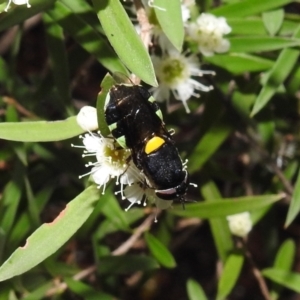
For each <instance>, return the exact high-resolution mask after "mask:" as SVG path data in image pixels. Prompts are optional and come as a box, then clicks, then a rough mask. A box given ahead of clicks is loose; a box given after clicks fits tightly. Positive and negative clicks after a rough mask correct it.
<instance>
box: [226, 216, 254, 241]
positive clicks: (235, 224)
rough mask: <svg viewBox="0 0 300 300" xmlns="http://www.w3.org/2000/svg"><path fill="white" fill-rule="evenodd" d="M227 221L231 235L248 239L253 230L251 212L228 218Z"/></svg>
mask: <svg viewBox="0 0 300 300" xmlns="http://www.w3.org/2000/svg"><path fill="white" fill-rule="evenodd" d="M227 221H228V225H229V229H230V231H231V233H232V234H234V235H236V236H239V237H246V236H247V234H248V233H249V232H250V231H251V229H252V220H251V216H250V213H249V212H243V213H240V214H235V215H231V216H227Z"/></svg>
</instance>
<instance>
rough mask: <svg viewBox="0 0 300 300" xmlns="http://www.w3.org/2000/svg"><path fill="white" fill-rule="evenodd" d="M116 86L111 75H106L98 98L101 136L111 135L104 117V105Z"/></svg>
mask: <svg viewBox="0 0 300 300" xmlns="http://www.w3.org/2000/svg"><path fill="white" fill-rule="evenodd" d="M114 84H115V80H114V79H113V78H112V77H111V75H110V74H106V75H105V77H104V79H103V80H102V82H101V91H100V93H99V94H98V97H97V116H98V127H99V130H100V132H101V134H102V135H103V136H104V137H106V136H107V135H108V134H110V130H109V128H108V126H107V124H106V121H105V116H104V104H105V100H106V97H107V94H108V93H109V90H110V89H111V87H112V86H113V85H114Z"/></svg>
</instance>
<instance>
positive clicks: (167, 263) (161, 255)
mask: <svg viewBox="0 0 300 300" xmlns="http://www.w3.org/2000/svg"><path fill="white" fill-rule="evenodd" d="M145 240H146V243H147V245H148V247H149V249H150V252H151V253H152V255H153V256H154V257H155V258H156V259H157V261H158V262H159V263H160V264H161V265H163V266H164V267H166V268H175V267H176V261H175V259H174V257H173V255H172V254H171V252H170V251H169V250H168V249H167V248H166V247H165V245H164V244H162V243H161V242H160V241H159V240H158V239H157V238H156V237H155V236H153V235H152V234H150V233H149V232H146V233H145Z"/></svg>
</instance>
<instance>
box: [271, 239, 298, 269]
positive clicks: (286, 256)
mask: <svg viewBox="0 0 300 300" xmlns="http://www.w3.org/2000/svg"><path fill="white" fill-rule="evenodd" d="M295 255H296V245H295V242H294V241H293V240H291V239H288V240H286V241H285V242H284V243H283V244H282V245H281V247H280V248H279V250H278V252H277V254H276V257H275V262H274V268H275V269H283V270H286V271H288V270H290V269H291V267H292V266H293V262H294V259H295Z"/></svg>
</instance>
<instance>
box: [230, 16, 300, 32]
mask: <svg viewBox="0 0 300 300" xmlns="http://www.w3.org/2000/svg"><path fill="white" fill-rule="evenodd" d="M227 23H228V25H229V26H230V27H231V28H232V31H231V35H240V36H243V35H250V36H253V35H255V36H258V35H264V36H265V35H266V34H267V31H266V27H265V26H264V23H263V21H262V19H261V18H258V17H257V18H253V17H251V18H248V19H245V18H229V19H227ZM297 27H298V22H294V21H290V20H284V21H283V23H282V26H281V28H280V30H279V35H281V36H290V35H292V34H293V33H294V32H295V29H296V28H297Z"/></svg>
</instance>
